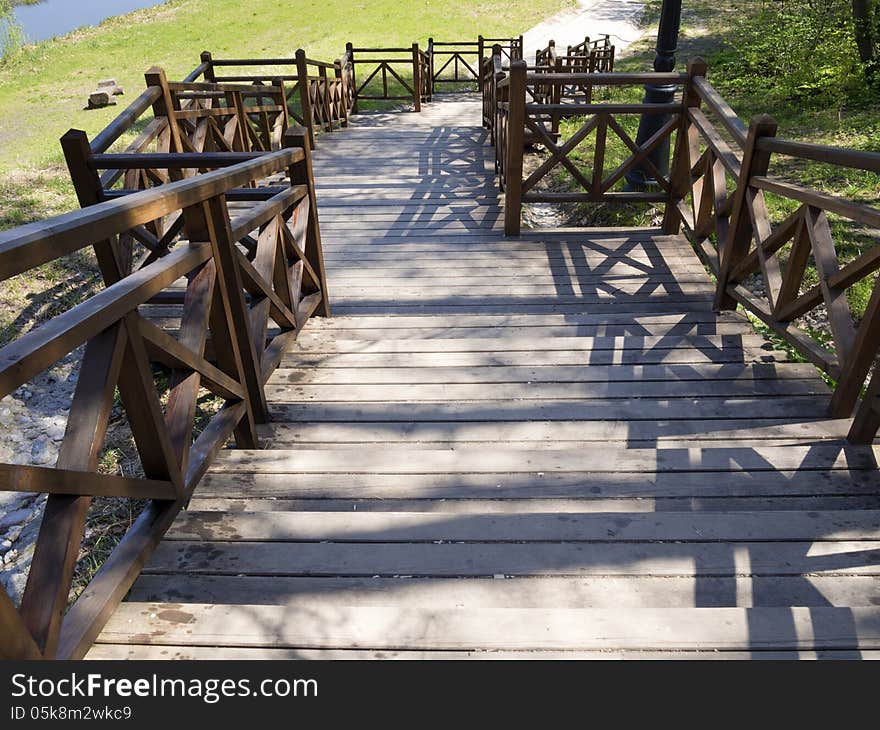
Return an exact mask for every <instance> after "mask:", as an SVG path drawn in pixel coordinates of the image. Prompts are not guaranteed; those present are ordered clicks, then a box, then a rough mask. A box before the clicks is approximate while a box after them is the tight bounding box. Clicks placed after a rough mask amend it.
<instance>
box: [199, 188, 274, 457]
mask: <svg viewBox="0 0 880 730" xmlns="http://www.w3.org/2000/svg"><path fill="white" fill-rule="evenodd" d="M183 215H184V219H185V221H186V223H185V231H186V236H187V238H188V239H189V240H190V241H209V242H210V243H211V248H212V250H213V260H214V265H215V266H216V268H217V282H218V291H219V294H220V297H219V298H218V301H215V302H214V306H213V307H212V312H211V331H212V333H214V335H215V338H216V337H219V336H222V335H223V329H222V328H224V327H226V328H228V337H227V338H226V340H227V341H226V342H225V343H223V344H226V345H228V347H229V350H230V351H227V348H226V347H221V346H220V343H219V342H215V346H214V349H215V356H216V357H217V364H218V366H219V367H220V369H221V370H223V371H224V372H226V374H227V375H230V376H232V377H233V378H235V379H236V380H239V382H241V383H242V385H244V389H245V392H246V393H247V398H245V403H246V405H247V416H246V417H245V418H243V419H242V422H241V424H239V426H238V428H237V429H236V431H235V435H236V442H237V443H238V445H239V446H240V447H242V448H258V446H259V442H258V439H257V433H256V428H255V427H254V423H266V422H268V420H269V408H268V406H267V404H266V395H265V392H264V390H263V377H262V373H263V371H262V367H261V364H260V358H259V356H258V355H257V348H256V346H255V343H254V340H253V338H252V337H251V325H250V318H249V316H248V307H247V304H246V302H245V299H244V287H243V285H242V278H241V271H240V270H239V266H238V260H237V252H236V246H235V244H236V242H235V240H234V239H233V236H232V229H231V227H230V224H229V209H228V208H227V206H226V196H225V195H217V196H215V197H213V198H210V199H209V200H206V201H204V202H202V203H199V204H197V205H194V206H191V207H189V208H186V209H184V211H183Z"/></svg>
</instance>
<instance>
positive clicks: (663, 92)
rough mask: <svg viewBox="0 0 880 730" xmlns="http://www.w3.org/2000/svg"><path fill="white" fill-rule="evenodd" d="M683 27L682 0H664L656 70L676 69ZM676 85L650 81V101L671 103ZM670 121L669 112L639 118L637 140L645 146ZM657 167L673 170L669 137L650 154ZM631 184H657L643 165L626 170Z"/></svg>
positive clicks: (635, 186)
mask: <svg viewBox="0 0 880 730" xmlns="http://www.w3.org/2000/svg"><path fill="white" fill-rule="evenodd" d="M680 26H681V0H663V7H662V9H661V10H660V27H659V28H658V29H657V55H656V56H655V57H654V70H655V71H661V72H662V71H672V69H673V68H675V52H676V50H678V30H679V27H680ZM675 88H676V87H675V85H674V84H646V85H645V103H646V104H669V103H671V102H672V101H673V100H674V98H675ZM667 121H669V117H668V115H665V114H643V115H642V118H641V120H640V121H639V133H638V136H637V137H636V143H637V144H638V145H640V146H641V145H643V144H644V143H645V142H646V141H647V140H648V139H650V138H651V136H652V135H653V134H654V133H655V132H656V131H657V130H658V129H660V128H661V127H662V126H663V125H664V124H666V122H667ZM648 158H649V159H650V160H651V162H653V163H654V165H655V166H656V168H657V169H658V170H659V171H660V172H661V173H663V174H664V175H666V174H667V173H668V172H669V137H667V138H666V139H665V140H664V141H663V142H661V143H660V144H659V145H657V147H655V148H654V151H653V152H651V154H650V155H648ZM626 182H627V186H628V187H629V188H630V189H633V190H644V189H645V188H648V187H651V186H652V185H656V182H655V181H654V179H653V177H652V176H651V174H650V173H649V172H648V171H647V170H646V169H645V168H644V167H643V166H641V165H637V166H635V167H634V168H633V169H632V170H630V171H629V172H628V173H626Z"/></svg>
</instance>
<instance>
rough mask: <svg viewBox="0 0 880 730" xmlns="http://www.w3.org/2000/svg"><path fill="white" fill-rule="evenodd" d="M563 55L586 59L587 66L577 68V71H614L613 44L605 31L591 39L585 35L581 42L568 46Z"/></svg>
mask: <svg viewBox="0 0 880 730" xmlns="http://www.w3.org/2000/svg"><path fill="white" fill-rule="evenodd" d="M565 55H566V56H574V57H580V58H582V59H583V58H585V59H588V60H587V66H588V68H586V69H578V71H590V72H592V73H611V72H612V71H614V46H613V45H611V36H609V35H608V34H607V33H606V34H605V35H601V36H599V37H598V38H595V39H593V40H590V37H589V36H587V37H586V38H584V40H583V42H582V43H576V44H574V45H573V46H568V49H567V50H566V52H565Z"/></svg>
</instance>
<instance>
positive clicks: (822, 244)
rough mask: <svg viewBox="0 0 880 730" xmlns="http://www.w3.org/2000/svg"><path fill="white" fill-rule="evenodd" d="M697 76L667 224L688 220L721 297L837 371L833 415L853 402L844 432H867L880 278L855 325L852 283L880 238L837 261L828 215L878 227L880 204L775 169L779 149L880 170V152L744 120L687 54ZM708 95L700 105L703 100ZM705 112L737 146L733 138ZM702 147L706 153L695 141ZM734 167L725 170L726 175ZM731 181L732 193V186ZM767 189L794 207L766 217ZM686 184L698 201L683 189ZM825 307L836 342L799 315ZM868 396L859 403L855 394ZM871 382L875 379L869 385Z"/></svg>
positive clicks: (671, 228) (876, 259)
mask: <svg viewBox="0 0 880 730" xmlns="http://www.w3.org/2000/svg"><path fill="white" fill-rule="evenodd" d="M688 75H689V77H690V80H689V82H688V84H687V87H686V89H685V93H684V98H683V105H684V109H685V111H686V113H685V114H684V117H683V122H684V129H683V130H681V131H680V132H679V138H678V139H679V142H678V144H677V145H676V151H675V155H674V159H673V166H674V168H675V171H674V173H673V177H674V179H675V184H674V185H673V191H672V193H673V194H672V197H671V199H670V202H669V204H668V205H667V213H666V218H665V221H664V230H665V231H666V232H667V233H674V232H677V231H678V229H679V227H681V226H684V228H685V229H686V231H687V233H688V234H689V236H690V237H691V239H692V242H693V244H694V246H695V250H696V251H697V253H698V254H700V255H701V258H703V260H704V263H706V264H707V265H708V266H709V267H710V268H712V269H713V271H714V272H715V273H716V274H717V277H718V283H717V288H716V299H715V302H716V306H717V307H718V308H719V309H729V308H733V307H736V306H738V305H739V306H743V307H744V308H745V309H747V310H748V311H749V312H750V313H751V314H752V315H754V316H755V317H757V318H758V319H760V320H762V321H763V322H764V323H765V324H766V325H767V326H768V327H770V328H771V329H772V330H773V331H774V332H776V334H778V335H779V336H780V337H782V338H783V339H784V340H786V341H787V342H788V344H789V345H790V346H791V347H793V348H794V349H796V350H798V351H799V352H800V353H801V354H802V355H803V356H804V357H805V358H806V359H808V360H809V361H810V362H812V363H814V364H815V365H816V366H817V367H818V368H820V369H822V370H824V371H825V372H826V373H828V375H829V376H830V377H832V378H833V379H835V380H836V381H837V384H836V387H835V389H834V394H833V396H832V399H831V404H830V408H829V415H830V416H833V417H835V418H846V417H848V416H850V415H852V414H853V412H854V411H855V415H856V417H855V419H854V421H853V426H852V429H851V431H850V434H849V438H850V440H852V441H855V442H861V443H866V442H869V441H871V440H872V439H873V438H874V436H875V435H876V433H877V428H878V425H880V413H878V412H877V398H876V396H873V395H871V393H876V392H877V390H878V388H880V385H878V378H877V377H876V375H875V377H874V379H873V381H872V382H871V383H870V384H868V383H867V380H868V377H869V375H870V370H871V366H872V363H874V362H875V361H876V359H877V357H878V354H880V284H878V282H877V281H874V282H873V283H872V294H871V297H870V300H869V302H868V306H867V308H866V310H865V313H864V315H863V316H862V317H861V321H860V322H859V323H858V324H856V322H855V321H854V317H853V315H852V312H851V311H850V304H849V302H848V300H847V294H846V290H847V288H848V287H851V286H853V285H854V284H856V283H858V282H860V281H864V280H866V279H867V277H869V276H871V275H873V274H874V272H876V271H877V269H878V268H880V241H877V242H875V243H874V245H873V247H871V248H869V249H867V250H863V251H862V253H861V254H860V255H859V256H858V257H857V258H856V259H855V260H853V261H851V262H849V263H845V264H842V263H841V262H839V260H838V255H837V251H836V250H835V246H834V233H833V231H832V228H831V226H830V224H829V221H828V215H829V214H833V215H837V216H840V217H842V218H844V219H846V220H849V221H852V222H853V223H855V224H857V225H858V226H861V227H862V228H860V229H858V230H859V233H860V234H862V235H864V234H865V233H867V232H870V231H876V230H877V229H878V228H880V209H878V208H876V207H874V206H871V205H867V204H865V203H863V202H860V201H852V200H847V199H845V198H842V197H840V196H837V195H832V194H830V193H828V192H825V191H821V190H816V189H813V188H810V187H808V186H805V185H802V184H799V183H796V182H792V181H790V180H786V179H783V178H782V177H779V176H777V175H774V174H772V170H771V167H772V161H773V155H784V156H786V157H793V158H796V159H801V160H812V161H817V162H823V163H826V164H829V165H836V166H840V167H847V168H855V169H862V170H867V171H872V172H878V171H880V154H878V153H876V152H867V151H860V150H851V149H843V148H836V147H831V146H828V145H819V144H813V143H809V142H799V141H793V140H785V139H780V138H778V137H777V136H776V123H775V122H774V121H773V120H772V119H770V118H769V117H766V116H758V117H755V118H753V119H752V120H751V123H750V124H749V125H748V126H746V125H745V123H744V122H743V121H742V120H740V119H739V117H737V116H736V113H735V112H734V111H733V109H731V107H730V105H729V104H727V102H726V101H725V100H724V99H723V97H722V96H721V95H720V94H719V93H718V92H717V91H716V90H715V89H714V88H713V87H712V86H711V85H710V84H709V82H708V81H707V80H706V78H705V75H706V66H705V64H704V63H702V62H701V61H699V60H697V61H693V62H691V64H689V67H688ZM701 105H704V106H703V108H704V109H705V113H704V112H703V111H701V110H700V106H701ZM710 116H711V118H712V119H714V120H715V121H716V122H717V124H718V125H719V126H720V127H721V128H722V130H723V132H724V133H726V134H727V135H729V138H731V139H732V140H733V143H734V144H735V145H736V146H737V147H739V148H740V150H741V151H740V150H735V149H733V148H732V147H731V146H729V145H728V144H727V142H726V141H725V139H724V137H723V136H722V132H721V131H719V130H717V129H716V128H715V126H714V125H713V122H712V121H711V120H710ZM700 143H703V144H704V145H705V146H706V149H705V151H704V152H703V153H702V154H701V155H700V157H699V159H696V160H694V159H691V154H692V150H695V149H699V147H700ZM727 176H730V178H729V179H728V177H727ZM731 186H733V188H734V192H733V194H732V196H730V197H728V192H727V190H728V187H731ZM765 193H772V194H773V195H776V196H780V197H782V198H785V199H787V200H788V201H791V202H792V203H793V204H795V205H796V206H797V208H796V210H795V211H794V212H793V213H792V214H790V215H788V216H787V217H786V218H785V220H783V221H782V222H780V223H778V224H774V222H773V221H772V220H771V217H770V213H769V211H768V207H767V204H766V202H765V200H764V195H765ZM688 195H690V197H691V198H692V202H693V206H692V209H689V208H688V206H687V205H686V204H685V199H686V198H687V197H688ZM810 258H812V259H813V261H814V262H815V267H816V273H817V274H818V278H819V283H818V284H817V285H815V286H812V287H811V288H809V289H808V290H807V291H802V289H803V288H804V275H805V272H806V266H807V261H808V259H810ZM751 275H758V276H760V277H761V279H762V280H763V284H764V295H763V296H761V297H758V296H756V295H754V294H753V293H752V292H751V291H750V290H749V288H748V287H746V285H745V283H744V281H745V279H746V278H747V277H749V276H751ZM820 306H821V307H824V308H825V310H826V312H827V315H828V323H829V326H830V330H831V333H832V336H833V341H834V346H833V348H829V347H826V346H824V345H821V344H819V343H818V342H817V341H816V340H814V339H813V338H812V337H810V335H809V334H807V333H806V332H804V331H802V330H801V329H799V328H798V327H797V326H796V324H795V320H796V319H798V318H799V317H802V316H803V315H805V314H806V313H807V312H809V311H810V310H812V309H815V308H816V307H820ZM866 385H867V387H868V391H867V392H868V395H867V396H866V397H864V398H863V399H862V400H861V402H859V397H860V393H861V392H862V390H863V389H864V388H865V387H866ZM872 389H873V390H872Z"/></svg>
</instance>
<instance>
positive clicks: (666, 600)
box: [130, 575, 880, 609]
mask: <svg viewBox="0 0 880 730" xmlns="http://www.w3.org/2000/svg"><path fill="white" fill-rule="evenodd" d="M878 598H880V577H878V576H873V575H870V576H869V575H850V576H842V577H840V576H823V575H812V576H748V577H738V578H734V579H731V578H730V577H710V576H701V577H699V578H695V577H693V576H680V577H658V576H637V577H632V578H619V577H603V576H598V577H587V578H560V577H549V578H507V579H503V580H501V579H498V578H472V579H460V578H431V579H415V578H297V577H271V578H267V577H260V576H209V575H145V576H143V577H142V578H141V579H140V580H138V582H137V583H136V584H135V586H134V588H132V592H131V596H130V600H132V601H139V602H158V601H163V602H168V603H177V602H185V603H217V604H245V605H272V604H277V605H285V606H301V607H303V608H307V607H308V606H310V605H315V606H317V605H320V604H325V605H326V604H334V603H335V604H342V605H348V606H388V605H389V604H392V603H393V604H394V605H399V606H406V607H411V608H448V609H453V608H460V609H469V608H515V607H521V608H554V607H555V608H608V609H613V608H644V607H647V606H650V607H653V608H695V607H696V604H697V603H699V605H700V606H701V607H710V606H715V607H724V606H739V607H741V608H751V607H756V606H760V607H771V606H841V607H843V606H862V607H876V602H877V599H878Z"/></svg>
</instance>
